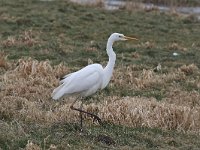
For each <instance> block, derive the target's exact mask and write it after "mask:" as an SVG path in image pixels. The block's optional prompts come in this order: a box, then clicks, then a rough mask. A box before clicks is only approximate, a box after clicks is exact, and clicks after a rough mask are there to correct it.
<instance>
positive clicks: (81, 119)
mask: <svg viewBox="0 0 200 150" xmlns="http://www.w3.org/2000/svg"><path fill="white" fill-rule="evenodd" d="M82 108H83V103H81V107H80V110H82ZM79 113H80V121H81V130H83V115H82V112H81V111H80V112H79Z"/></svg>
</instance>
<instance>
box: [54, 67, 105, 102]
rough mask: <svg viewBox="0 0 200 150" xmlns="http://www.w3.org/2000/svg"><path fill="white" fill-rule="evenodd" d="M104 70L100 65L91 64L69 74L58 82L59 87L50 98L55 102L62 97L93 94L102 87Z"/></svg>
mask: <svg viewBox="0 0 200 150" xmlns="http://www.w3.org/2000/svg"><path fill="white" fill-rule="evenodd" d="M103 76H104V69H103V67H102V66H101V65H100V64H91V65H88V66H86V67H84V68H82V69H81V70H79V71H76V72H74V73H71V74H69V75H67V76H65V77H64V79H63V80H61V81H60V83H61V85H60V86H59V87H57V88H56V89H55V90H54V91H53V93H52V97H53V99H55V100H58V99H60V98H61V97H63V96H71V95H78V96H80V97H87V96H89V95H92V94H94V93H95V92H96V91H97V90H98V89H102V87H103V78H102V77H103Z"/></svg>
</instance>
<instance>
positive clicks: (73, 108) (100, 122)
mask: <svg viewBox="0 0 200 150" xmlns="http://www.w3.org/2000/svg"><path fill="white" fill-rule="evenodd" d="M77 100H78V98H77V99H76V100H75V101H74V102H73V103H72V105H71V106H70V108H71V109H72V110H76V111H79V112H80V113H85V114H87V115H90V116H91V117H92V118H94V120H93V121H95V120H97V121H98V123H99V124H100V125H102V121H101V119H100V118H99V117H98V116H97V115H95V114H92V113H90V112H87V111H84V110H82V108H80V109H79V108H75V107H74V104H75V103H76V101H77ZM81 116H82V114H81ZM82 120H83V119H81V122H82ZM81 126H82V123H81Z"/></svg>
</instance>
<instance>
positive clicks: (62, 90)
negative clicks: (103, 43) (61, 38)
mask: <svg viewBox="0 0 200 150" xmlns="http://www.w3.org/2000/svg"><path fill="white" fill-rule="evenodd" d="M120 40H121V41H124V40H137V39H136V38H133V37H128V36H124V35H123V34H120V33H113V34H111V36H110V37H109V38H108V42H107V47H106V50H107V54H108V56H109V61H108V64H107V66H106V67H105V68H103V67H102V65H100V64H91V65H88V66H86V67H84V68H82V69H81V70H79V71H76V72H73V73H70V74H67V75H66V76H64V77H63V80H61V81H60V86H58V87H57V88H56V89H54V90H53V93H52V95H51V96H52V98H53V99H54V100H58V99H60V98H61V97H64V96H72V95H76V96H78V98H84V97H87V96H90V95H92V94H94V93H95V92H96V91H97V90H99V89H100V90H102V89H104V88H105V87H106V86H107V85H108V83H109V81H110V79H111V76H112V73H113V68H114V65H115V60H116V54H115V52H114V51H113V48H112V45H113V43H114V42H115V41H120ZM78 98H77V99H78ZM77 99H76V100H75V101H74V102H73V103H72V105H71V107H70V108H71V109H72V110H76V111H79V112H80V117H81V128H82V113H85V114H88V115H90V116H91V117H94V120H97V121H98V122H99V124H101V119H100V118H99V117H98V116H97V115H94V114H92V113H89V112H86V111H84V110H82V106H81V108H75V107H74V104H75V102H76V101H77Z"/></svg>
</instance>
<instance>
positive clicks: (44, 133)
mask: <svg viewBox="0 0 200 150" xmlns="http://www.w3.org/2000/svg"><path fill="white" fill-rule="evenodd" d="M113 32H119V33H123V34H125V35H127V36H134V37H137V38H138V39H139V41H138V42H118V43H115V44H114V51H115V52H116V54H117V61H116V66H115V71H114V74H113V78H112V80H111V82H110V84H109V86H108V87H107V88H106V89H104V90H103V91H99V92H98V93H97V94H95V95H93V96H91V97H89V98H88V99H87V100H85V101H83V102H84V105H83V107H84V109H86V110H87V111H91V112H93V113H96V114H97V115H99V116H100V118H102V120H103V121H104V124H103V126H100V125H98V123H96V122H95V123H93V122H92V120H91V119H90V118H89V117H88V116H84V130H83V132H80V126H79V114H78V113H76V112H74V111H72V110H70V108H69V106H70V104H71V102H72V101H73V97H71V98H66V99H64V100H60V101H53V100H52V99H51V92H52V91H53V89H54V88H55V87H57V86H58V82H59V78H60V77H62V76H63V75H65V74H67V73H70V72H73V71H76V70H78V69H80V68H82V67H84V66H86V65H88V63H91V62H95V63H101V64H102V65H103V66H105V65H106V63H107V60H108V57H107V55H106V51H105V47H106V41H107V38H108V37H109V35H110V34H111V33H113ZM0 35H1V36H0V50H1V55H0V90H1V93H0V128H1V130H0V148H1V149H152V150H153V149H183V150H185V149H198V148H199V147H200V136H199V133H200V132H199V131H200V116H199V111H200V107H199V106H200V91H199V88H200V78H199V76H200V69H199V67H200V60H199V57H200V42H199V35H200V22H199V20H198V19H197V18H196V16H194V15H182V14H177V13H174V12H166V13H164V12H159V11H158V10H148V11H146V10H140V9H137V10H132V11H131V10H130V9H129V10H126V8H122V9H120V10H116V11H108V10H104V9H103V8H101V7H95V8H94V7H93V6H79V5H77V4H73V3H69V2H67V1H46V2H45V1H34V0H28V1H25V0H20V1H18V3H17V4H16V2H15V1H14V0H10V1H2V2H1V6H0ZM173 53H177V56H176V55H173ZM79 105H80V101H79V102H78V103H77V106H79Z"/></svg>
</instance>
